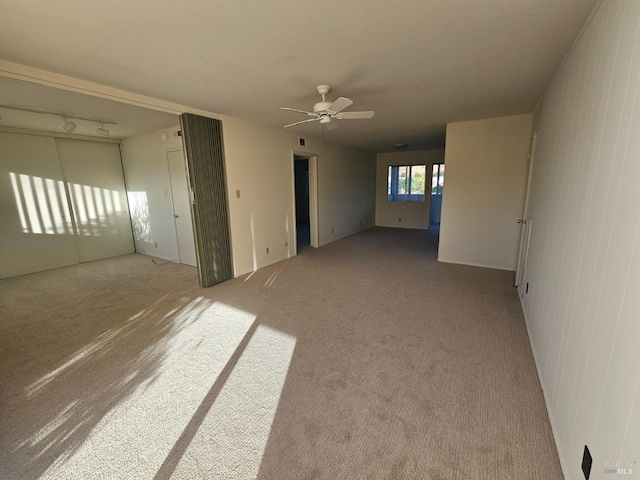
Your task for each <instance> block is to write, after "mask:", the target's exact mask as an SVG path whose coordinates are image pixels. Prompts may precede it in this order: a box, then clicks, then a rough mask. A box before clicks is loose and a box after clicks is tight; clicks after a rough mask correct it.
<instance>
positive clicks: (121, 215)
mask: <svg viewBox="0 0 640 480" xmlns="http://www.w3.org/2000/svg"><path fill="white" fill-rule="evenodd" d="M56 145H57V148H58V156H59V158H60V165H61V167H62V172H63V175H64V177H65V178H66V181H67V188H68V191H69V197H70V199H71V205H72V208H73V216H74V220H75V224H76V231H77V237H76V240H77V246H78V255H79V258H80V261H81V262H89V261H91V260H98V259H101V258H107V257H114V256H116V255H124V254H127V253H133V252H134V251H135V249H134V245H133V234H132V232H131V221H130V219H129V207H128V204H127V194H126V190H125V185H124V176H123V173H122V161H121V159H120V147H119V146H118V145H117V144H114V143H99V142H90V141H86V140H68V139H62V138H58V139H56Z"/></svg>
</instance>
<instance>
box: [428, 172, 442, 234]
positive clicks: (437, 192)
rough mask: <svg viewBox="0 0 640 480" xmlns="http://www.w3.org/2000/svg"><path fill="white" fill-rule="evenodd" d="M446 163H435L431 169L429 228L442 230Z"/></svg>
mask: <svg viewBox="0 0 640 480" xmlns="http://www.w3.org/2000/svg"><path fill="white" fill-rule="evenodd" d="M443 187H444V163H434V164H433V167H432V171H431V199H430V200H431V203H430V204H429V230H440V213H441V211H442V189H443Z"/></svg>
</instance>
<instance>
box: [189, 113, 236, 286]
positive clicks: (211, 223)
mask: <svg viewBox="0 0 640 480" xmlns="http://www.w3.org/2000/svg"><path fill="white" fill-rule="evenodd" d="M180 122H181V125H182V135H183V139H184V147H185V152H186V154H187V163H188V166H189V182H190V185H191V188H192V190H193V193H194V204H193V218H194V223H195V231H196V245H197V251H198V276H199V279H200V285H202V286H203V287H209V286H211V285H215V284H216V283H220V282H222V281H224V280H228V279H229V278H231V277H232V276H233V267H232V262H231V244H230V241H229V215H228V206H227V186H226V180H225V168H224V149H223V145H222V122H220V121H219V120H214V119H211V118H205V117H200V116H197V115H192V114H188V113H185V114H183V115H181V116H180Z"/></svg>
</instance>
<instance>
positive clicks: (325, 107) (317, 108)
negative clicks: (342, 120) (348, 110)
mask: <svg viewBox="0 0 640 480" xmlns="http://www.w3.org/2000/svg"><path fill="white" fill-rule="evenodd" d="M332 103H333V102H318V103H316V104H315V105H314V106H313V113H318V114H321V113H323V112H327V113H329V107H330V106H331V104H332Z"/></svg>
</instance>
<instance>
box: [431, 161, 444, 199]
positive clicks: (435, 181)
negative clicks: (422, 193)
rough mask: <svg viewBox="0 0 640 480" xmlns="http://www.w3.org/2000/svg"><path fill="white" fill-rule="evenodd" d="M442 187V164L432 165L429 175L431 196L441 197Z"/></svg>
mask: <svg viewBox="0 0 640 480" xmlns="http://www.w3.org/2000/svg"><path fill="white" fill-rule="evenodd" d="M443 186H444V163H434V164H433V171H432V174H431V195H442V187H443Z"/></svg>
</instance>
